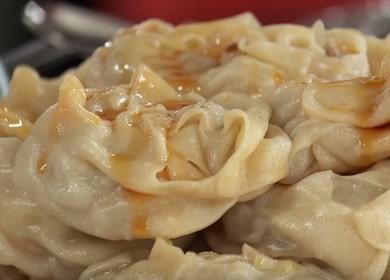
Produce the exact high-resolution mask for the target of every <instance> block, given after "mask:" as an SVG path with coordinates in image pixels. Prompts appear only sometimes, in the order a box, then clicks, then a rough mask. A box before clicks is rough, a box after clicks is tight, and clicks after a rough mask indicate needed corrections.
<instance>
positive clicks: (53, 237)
mask: <svg viewBox="0 0 390 280" xmlns="http://www.w3.org/2000/svg"><path fill="white" fill-rule="evenodd" d="M19 145H20V140H18V139H16V138H13V137H2V138H0V159H1V161H0V162H1V165H0V185H1V187H0V213H1V215H0V263H1V264H2V265H8V266H10V267H2V266H0V279H2V280H14V279H19V278H20V279H24V278H22V276H21V274H20V273H19V272H18V271H16V269H12V267H11V266H13V267H16V268H18V269H19V270H20V271H21V272H23V273H25V274H26V275H28V276H29V277H32V279H40V280H41V279H45V280H75V279H78V277H79V275H80V274H81V272H82V271H83V270H84V269H85V268H86V267H87V266H89V265H92V264H94V263H97V262H101V261H104V260H106V259H108V258H111V257H113V256H115V255H117V254H119V253H121V252H123V251H125V250H128V249H130V248H132V249H131V252H132V255H133V258H134V259H137V260H139V259H141V258H146V257H147V256H148V253H149V250H150V248H151V243H150V242H149V241H142V242H141V241H139V242H134V241H133V242H125V241H109V240H103V239H99V238H96V237H93V236H90V235H87V234H85V233H82V232H80V231H78V230H76V229H73V228H71V227H69V226H68V225H66V224H64V223H63V222H61V220H59V219H58V218H57V217H55V216H52V215H51V214H50V213H48V212H47V211H45V210H44V209H43V208H41V207H40V206H39V204H37V203H36V202H35V201H34V200H33V199H32V198H31V197H30V196H29V194H28V193H27V192H25V191H23V190H22V189H21V188H20V187H19V186H18V185H17V184H15V183H14V180H13V176H12V169H13V165H14V157H15V154H16V151H17V148H18V147H19ZM16 277H19V278H16Z"/></svg>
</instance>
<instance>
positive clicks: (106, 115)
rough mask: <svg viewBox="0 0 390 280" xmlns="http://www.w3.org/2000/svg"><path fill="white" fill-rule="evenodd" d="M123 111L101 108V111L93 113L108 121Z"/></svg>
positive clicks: (111, 120)
mask: <svg viewBox="0 0 390 280" xmlns="http://www.w3.org/2000/svg"><path fill="white" fill-rule="evenodd" d="M122 112H123V111H115V110H103V111H96V112H93V113H94V114H95V115H97V116H99V117H100V118H101V119H103V120H107V121H110V122H113V121H114V120H115V119H116V117H117V116H118V115H119V114H120V113H122Z"/></svg>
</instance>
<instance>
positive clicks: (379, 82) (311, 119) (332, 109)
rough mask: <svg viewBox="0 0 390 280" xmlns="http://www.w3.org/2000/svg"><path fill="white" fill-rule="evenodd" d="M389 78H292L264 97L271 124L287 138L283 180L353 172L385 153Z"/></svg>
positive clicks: (389, 134) (389, 140) (389, 149)
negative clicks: (287, 162) (289, 144)
mask: <svg viewBox="0 0 390 280" xmlns="http://www.w3.org/2000/svg"><path fill="white" fill-rule="evenodd" d="M388 88H389V86H388V82H387V81H386V80H385V79H383V78H361V79H355V80H350V81H340V82H319V81H315V80H311V79H306V80H304V79H303V84H302V79H301V80H296V81H295V80H293V81H290V82H289V83H288V84H286V86H285V87H281V88H280V89H279V90H278V91H277V92H276V94H274V95H268V96H264V98H265V99H266V100H268V102H269V104H271V106H272V107H273V108H274V114H273V116H272V120H271V122H272V123H275V124H277V125H279V126H281V127H283V128H284V130H285V131H286V132H287V133H288V134H289V136H290V137H291V139H292V143H293V146H292V151H291V153H290V171H289V175H288V177H287V178H285V179H284V182H286V183H295V182H297V181H299V180H300V179H302V178H304V177H305V176H307V175H308V174H311V173H313V172H315V171H318V170H328V169H331V170H333V171H335V172H337V173H339V174H344V173H351V172H356V171H358V170H359V169H361V168H365V167H368V166H370V165H372V164H374V163H376V162H378V161H380V160H383V159H386V158H387V157H389V156H390V129H389V127H388V126H387V124H388V123H389V121H390V114H389V112H388V110H387V108H388V107H389V105H390V95H389V91H388Z"/></svg>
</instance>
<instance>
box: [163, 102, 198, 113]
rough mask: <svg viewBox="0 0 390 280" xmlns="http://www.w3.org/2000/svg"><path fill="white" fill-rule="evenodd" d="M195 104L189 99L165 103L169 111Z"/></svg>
mask: <svg viewBox="0 0 390 280" xmlns="http://www.w3.org/2000/svg"><path fill="white" fill-rule="evenodd" d="M193 104H195V103H194V102H193V101H188V100H171V101H168V102H165V103H163V105H164V107H165V108H166V109H167V110H169V111H177V110H180V109H182V108H184V107H187V106H191V105H193Z"/></svg>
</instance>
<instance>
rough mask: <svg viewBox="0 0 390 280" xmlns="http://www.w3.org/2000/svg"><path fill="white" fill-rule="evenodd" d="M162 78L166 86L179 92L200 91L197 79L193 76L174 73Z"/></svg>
mask: <svg viewBox="0 0 390 280" xmlns="http://www.w3.org/2000/svg"><path fill="white" fill-rule="evenodd" d="M164 78H165V80H166V81H167V82H168V84H170V85H171V86H172V87H173V88H174V89H176V90H177V91H179V92H191V91H194V90H195V91H200V87H199V86H198V79H197V78H195V77H193V76H186V75H183V74H182V73H180V72H175V73H174V74H173V75H168V76H166V77H164Z"/></svg>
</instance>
